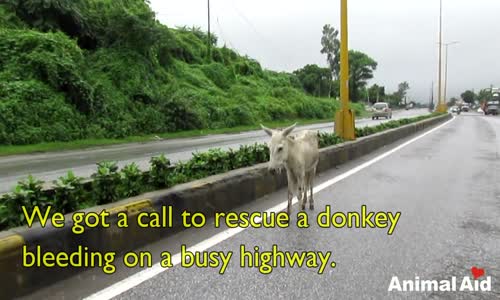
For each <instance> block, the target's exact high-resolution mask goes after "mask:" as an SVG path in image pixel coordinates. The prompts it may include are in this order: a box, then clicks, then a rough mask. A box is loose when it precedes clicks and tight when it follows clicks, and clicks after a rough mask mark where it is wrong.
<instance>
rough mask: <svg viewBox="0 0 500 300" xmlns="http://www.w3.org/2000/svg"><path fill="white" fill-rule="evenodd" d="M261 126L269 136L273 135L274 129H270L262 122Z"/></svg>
mask: <svg viewBox="0 0 500 300" xmlns="http://www.w3.org/2000/svg"><path fill="white" fill-rule="evenodd" d="M260 127H261V128H262V130H264V131H265V132H266V133H267V134H268V135H269V136H273V130H272V129H269V128H267V127H266V126H264V125H262V124H260Z"/></svg>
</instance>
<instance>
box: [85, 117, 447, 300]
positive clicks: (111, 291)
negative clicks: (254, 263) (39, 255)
mask: <svg viewBox="0 0 500 300" xmlns="http://www.w3.org/2000/svg"><path fill="white" fill-rule="evenodd" d="M453 120H455V116H453V119H451V120H449V121H447V122H445V123H443V124H441V125H439V126H437V127H435V128H433V129H431V130H429V131H427V132H425V133H423V134H421V135H419V136H417V137H415V138H413V139H411V140H409V141H407V142H405V143H403V144H401V145H399V146H397V147H396V148H394V149H392V150H389V151H387V152H385V153H383V154H381V155H379V156H377V157H375V158H373V159H371V160H369V161H367V162H365V163H363V164H361V165H359V166H357V167H355V168H353V169H351V170H349V171H347V172H345V173H342V174H340V175H338V176H335V177H334V178H332V179H330V180H327V181H326V182H324V183H322V184H320V185H318V186H316V187H314V188H313V194H316V193H319V192H320V191H322V190H324V189H326V188H327V187H330V186H332V185H334V184H335V183H338V182H339V181H341V180H343V179H346V178H347V177H349V176H352V175H354V174H356V173H358V172H359V171H361V170H363V169H365V168H367V167H369V166H371V165H373V164H374V163H376V162H378V161H380V160H381V159H384V158H385V157H387V156H389V155H391V154H393V153H395V152H397V151H399V150H401V149H403V148H404V147H406V146H408V145H410V144H412V143H414V142H416V141H418V140H419V139H421V138H423V137H425V136H427V135H428V134H431V133H432V132H434V131H436V130H438V129H440V128H442V127H443V126H446V125H447V124H449V123H450V122H452V121H453ZM297 202H298V201H297V197H294V198H293V201H292V203H293V205H295V204H297ZM287 204H288V203H287V201H284V202H282V203H280V204H278V205H276V206H274V207H271V208H270V209H268V210H266V213H270V212H275V213H277V212H280V211H283V210H285V209H286V207H287ZM261 221H262V220H261V219H260V218H255V222H256V223H260V222H261ZM248 228H250V227H248ZM245 229H247V228H240V227H237V228H230V229H226V230H224V231H222V232H220V233H218V234H216V235H214V236H212V237H210V238H208V239H206V240H204V241H202V242H200V243H198V244H196V245H194V246H192V247H189V248H188V249H187V251H190V252H196V251H200V252H201V251H205V250H207V249H209V248H211V247H213V246H215V245H217V244H219V243H221V242H223V241H225V240H227V239H229V238H230V237H233V236H235V235H237V234H238V233H240V232H242V231H244V230H245ZM180 263H181V253H180V252H179V253H177V254H175V255H173V256H172V265H173V266H176V265H178V264H180ZM168 269H169V268H163V267H162V266H161V265H160V263H157V264H155V265H153V267H151V268H148V269H145V270H143V271H140V272H138V273H135V274H133V275H131V276H130V277H127V278H125V279H123V280H121V281H119V282H117V283H115V284H113V285H111V286H109V287H107V288H105V289H103V290H101V291H99V292H97V293H95V294H92V295H90V296H89V297H87V298H85V300H94V299H99V300H101V299H111V298H113V297H116V296H118V295H120V294H122V293H124V292H126V291H127V290H130V289H131V288H133V287H136V286H138V285H139V284H141V283H143V282H145V281H146V280H149V279H151V278H153V277H155V276H156V275H158V274H160V273H163V272H164V271H166V270H168Z"/></svg>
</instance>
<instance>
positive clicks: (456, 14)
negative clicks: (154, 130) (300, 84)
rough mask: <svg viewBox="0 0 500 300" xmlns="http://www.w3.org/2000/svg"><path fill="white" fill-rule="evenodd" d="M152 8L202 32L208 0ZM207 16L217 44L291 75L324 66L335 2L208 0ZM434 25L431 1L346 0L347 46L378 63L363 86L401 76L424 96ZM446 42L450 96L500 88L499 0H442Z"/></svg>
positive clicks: (433, 55)
mask: <svg viewBox="0 0 500 300" xmlns="http://www.w3.org/2000/svg"><path fill="white" fill-rule="evenodd" d="M151 6H152V8H153V10H154V11H155V12H156V13H157V17H158V19H159V20H160V21H161V22H162V23H163V24H166V25H168V26H169V27H175V26H182V25H188V26H192V25H195V26H199V27H201V28H203V29H205V30H206V29H207V0H182V1H180V0H151ZM211 18H212V22H211V29H212V32H214V33H215V34H216V35H217V36H218V37H219V45H224V43H226V45H227V46H228V47H230V48H233V49H235V50H236V51H237V52H238V53H240V54H242V55H244V54H247V55H248V56H250V57H252V58H255V59H257V60H258V61H259V62H260V63H261V64H262V66H263V67H264V68H267V69H271V70H276V71H289V72H291V71H293V70H296V69H298V68H301V67H303V66H304V65H306V64H318V65H321V66H326V57H325V56H324V55H322V54H321V53H320V49H321V30H322V27H323V25H324V24H327V23H328V24H331V25H333V26H334V27H335V28H340V27H339V26H340V0H309V1H303V0H302V1H295V0H252V1H244V0H212V1H211ZM438 29H439V1H438V0H352V1H349V49H355V50H360V51H363V52H365V53H367V54H368V55H369V56H371V57H372V58H373V59H375V60H376V61H377V62H378V68H377V70H376V71H375V78H374V79H373V80H371V82H370V84H373V83H377V84H379V85H384V86H385V87H386V92H393V91H395V90H396V89H397V84H398V83H399V82H402V81H408V82H409V84H410V88H411V89H410V91H409V96H410V98H411V99H412V100H417V101H419V102H427V101H428V100H429V97H430V89H431V83H432V81H434V82H435V84H436V81H437V78H438V75H437V72H438V66H437V60H438V49H439V47H438V44H437V43H438V40H439V39H438V32H439V31H438ZM451 41H459V42H460V43H459V44H456V45H451V46H449V54H448V62H449V65H448V96H449V97H453V96H459V95H460V94H461V93H462V92H463V91H464V90H466V89H475V91H476V92H478V91H479V89H481V88H486V87H489V85H490V84H493V85H495V86H499V87H500V1H499V0H443V42H444V43H447V42H451ZM443 58H444V47H443ZM436 93H437V84H436V86H435V88H434V94H435V95H436ZM434 99H436V96H435V98H434Z"/></svg>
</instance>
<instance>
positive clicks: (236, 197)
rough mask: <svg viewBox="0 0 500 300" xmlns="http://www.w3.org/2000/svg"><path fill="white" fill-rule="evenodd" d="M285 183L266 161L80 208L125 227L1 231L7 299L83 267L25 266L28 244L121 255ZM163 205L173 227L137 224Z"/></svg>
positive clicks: (384, 139)
mask: <svg viewBox="0 0 500 300" xmlns="http://www.w3.org/2000/svg"><path fill="white" fill-rule="evenodd" d="M451 118H452V115H451V114H447V115H443V116H439V117H434V118H430V119H426V120H423V121H420V122H416V123H412V124H408V125H405V126H402V127H398V128H394V129H389V130H385V131H383V132H379V133H376V134H372V135H369V136H366V137H362V138H359V139H357V140H355V141H350V142H345V143H342V144H338V145H334V146H330V147H326V148H322V149H320V164H319V166H318V173H319V172H324V171H326V170H328V169H331V168H333V167H335V166H337V165H340V164H343V163H345V162H347V161H350V160H353V159H356V158H359V157H361V156H363V155H366V154H368V153H370V152H373V151H375V150H377V149H379V148H382V147H384V146H387V145H390V144H391V143H393V142H395V141H397V140H400V139H402V138H405V137H408V136H410V135H412V134H414V133H417V132H419V131H422V130H424V129H427V128H430V127H432V126H434V125H437V124H439V123H442V122H445V121H447V120H449V119H451ZM286 184H287V180H286V173H285V172H282V173H281V174H271V173H270V172H269V171H268V169H267V163H263V164H258V165H255V166H252V167H247V168H242V169H237V170H233V171H230V172H228V173H224V174H219V175H214V176H210V177H207V178H204V179H200V180H197V181H193V182H189V183H185V184H181V185H178V186H174V187H172V188H170V189H165V190H158V191H154V192H150V193H146V194H143V195H140V196H137V197H133V198H129V199H125V200H122V201H119V202H116V203H111V204H106V205H101V206H97V207H93V208H89V209H86V210H82V211H81V212H85V213H88V212H95V213H100V212H102V211H103V210H106V211H107V212H109V213H110V216H109V217H108V218H107V219H108V220H109V223H110V224H114V223H115V224H116V220H117V218H118V214H119V213H126V214H127V216H128V220H129V224H128V225H129V226H128V227H127V228H118V227H117V226H110V227H109V228H102V227H99V228H85V232H84V233H83V234H80V235H76V234H74V233H73V232H72V227H73V220H72V215H73V214H72V213H71V214H67V215H66V216H65V217H66V221H65V226H64V227H63V228H55V227H52V225H50V224H48V225H47V226H46V227H45V228H42V227H41V226H40V224H39V223H38V224H36V225H34V226H33V227H32V228H28V227H27V226H24V227H18V228H13V229H11V230H8V231H4V232H0V273H1V274H2V280H1V281H0V289H1V290H2V291H6V297H7V298H12V297H19V296H22V295H26V294H29V293H31V292H33V291H35V290H37V289H39V288H40V287H43V286H47V285H50V284H53V283H55V282H57V281H59V280H61V279H64V278H67V277H69V276H71V275H74V274H76V273H78V272H79V271H82V270H85V268H61V267H53V268H48V267H41V268H38V267H31V268H25V267H23V247H24V245H26V248H27V251H31V252H35V251H36V248H37V246H40V247H41V249H42V251H43V253H45V252H47V251H51V252H54V253H56V254H57V253H59V252H66V253H73V252H75V251H77V250H78V246H79V245H81V246H84V247H88V249H89V250H88V251H89V252H90V251H92V252H96V251H97V252H101V253H105V252H110V251H114V252H116V254H117V255H119V254H123V253H125V252H127V251H132V250H133V249H137V248H138V247H141V246H144V245H147V244H148V243H151V242H154V241H157V240H159V239H161V238H164V237H166V236H169V235H171V234H173V233H176V232H179V231H180V230H182V229H183V227H182V223H181V220H182V218H181V214H182V212H184V211H185V210H187V211H189V212H200V213H203V214H204V215H207V216H210V215H213V214H214V213H215V212H227V211H230V210H232V209H235V208H237V207H240V206H242V205H244V204H246V203H249V202H251V201H254V200H256V199H258V198H261V197H263V196H265V195H267V194H270V193H272V192H275V191H277V190H279V189H281V188H283V187H286ZM163 206H172V209H173V213H172V220H168V221H171V222H172V224H173V226H172V228H147V229H145V228H141V227H140V226H139V225H138V224H137V223H136V218H135V216H137V215H138V214H139V213H142V212H158V213H159V214H160V215H161V216H162V217H166V219H168V218H167V217H168V215H167V216H163V214H162V212H161V209H162V207H163ZM49 223H50V222H49Z"/></svg>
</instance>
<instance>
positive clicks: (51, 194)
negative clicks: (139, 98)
mask: <svg viewBox="0 0 500 300" xmlns="http://www.w3.org/2000/svg"><path fill="white" fill-rule="evenodd" d="M438 115H441V114H440V113H433V114H429V115H425V116H419V117H415V118H409V119H400V120H395V121H389V122H385V123H382V124H380V125H377V126H374V127H363V128H356V135H357V136H358V137H362V136H367V135H370V134H374V133H377V132H381V131H384V130H387V129H390V128H396V127H399V126H403V125H406V124H410V123H414V122H418V121H421V120H424V119H428V118H430V117H435V116H438ZM318 136H319V144H320V148H324V147H328V146H332V145H336V144H339V143H341V142H342V139H341V138H340V137H338V136H337V135H335V134H331V133H318ZM268 160H269V148H268V147H267V145H265V144H254V145H251V146H241V147H240V149H238V150H233V149H230V150H229V151H222V150H220V149H210V150H209V151H207V152H203V153H193V157H192V158H191V159H190V160H188V161H186V162H181V163H178V164H176V165H175V166H172V165H171V163H170V161H169V160H168V158H166V157H165V156H164V155H160V156H158V157H153V158H151V161H150V169H149V170H148V171H147V172H142V171H140V170H139V168H138V167H137V165H135V164H134V163H132V164H130V165H127V166H125V167H124V168H122V169H121V170H119V169H118V167H117V164H116V162H109V161H106V162H101V163H98V164H97V172H96V173H95V174H93V175H92V176H91V177H92V179H93V180H92V182H90V183H86V184H85V183H83V180H82V178H78V177H75V176H74V175H73V173H72V172H69V173H68V175H67V176H66V177H61V178H60V179H59V180H56V181H55V182H54V184H55V188H54V191H46V190H43V189H42V185H43V182H42V181H39V180H37V179H35V178H33V177H32V176H29V177H28V178H27V180H25V181H21V182H19V184H18V185H17V186H16V187H15V189H14V192H13V193H10V194H4V195H2V197H0V230H4V229H7V228H11V227H16V226H21V225H24V224H26V223H25V220H24V215H23V213H22V206H26V208H27V209H28V210H31V209H32V208H33V207H34V206H35V205H38V206H40V208H41V209H42V211H44V209H45V208H46V207H47V206H48V205H51V206H52V207H53V209H52V210H51V212H53V213H55V212H63V213H70V212H73V211H75V210H78V209H82V208H87V207H92V206H95V205H100V204H106V203H112V202H115V201H118V200H120V199H124V198H127V197H132V196H136V195H139V194H141V193H144V192H148V191H153V190H158V189H163V188H169V187H172V186H174V185H177V184H181V183H185V182H189V181H192V180H196V179H201V178H204V177H207V176H211V175H215V174H220V173H224V172H227V171H230V170H235V169H239V168H244V167H248V166H252V165H256V164H259V163H264V162H267V161H268Z"/></svg>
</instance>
